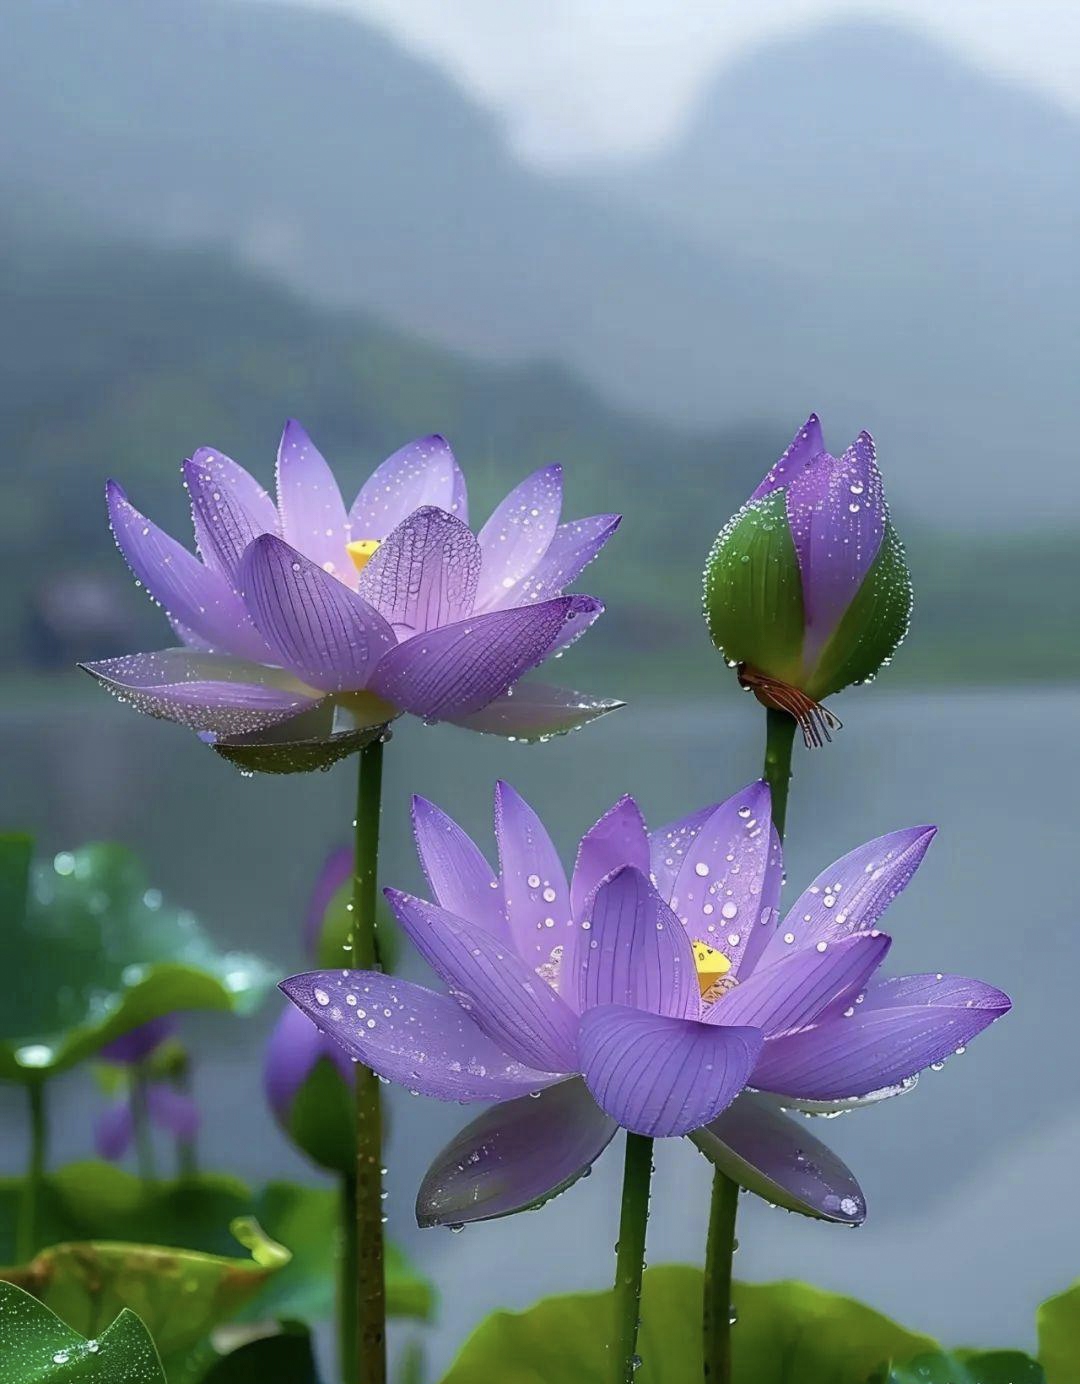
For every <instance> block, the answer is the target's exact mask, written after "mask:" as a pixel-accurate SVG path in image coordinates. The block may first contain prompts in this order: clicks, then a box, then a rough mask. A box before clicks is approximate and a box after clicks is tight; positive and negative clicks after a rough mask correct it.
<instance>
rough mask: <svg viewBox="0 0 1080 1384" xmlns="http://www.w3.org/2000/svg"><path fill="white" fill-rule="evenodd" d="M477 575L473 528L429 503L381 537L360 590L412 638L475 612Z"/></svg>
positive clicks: (361, 581) (476, 554)
mask: <svg viewBox="0 0 1080 1384" xmlns="http://www.w3.org/2000/svg"><path fill="white" fill-rule="evenodd" d="M479 576H480V545H479V543H477V541H476V538H475V537H474V536H473V533H472V531H471V529H469V527H468V526H467V525H466V524H463V523H462V522H461V520H460V519H457V518H455V517H454V515H452V514H447V513H446V511H445V510H441V509H435V508H434V507H433V506H431V505H427V506H425V507H424V508H423V509H418V510H417V511H416V513H415V514H410V515H409V517H408V518H407V519H406V520H404V521H403V522H402V523H401V524H399V525H398V526H397V528H396V529H395V530H394V531H393V533H391V534H390V535H389V536H388V537H387V538H385V539H383V541H382V542H381V543H380V544H379V546H378V548H377V549H376V550H375V555H374V556H373V557H372V558H371V560H370V562H369V563H368V564H367V566H366V567H365V568H364V570H363V571H362V572H361V573H360V580H359V581H358V582H357V586H356V589H357V591H358V592H359V593H360V595H361V596H363V598H364V600H365V601H368V602H370V604H371V605H373V606H374V607H375V609H376V610H378V611H379V612H380V613H381V614H382V615H384V616H385V617H386V619H387V620H389V621H390V623H391V624H392V625H393V626H394V628H395V629H396V630H397V631H398V632H399V633H400V634H401V636H402V638H408V636H409V635H410V634H419V633H422V632H423V631H424V630H432V629H437V628H439V626H440V625H449V624H452V623H453V622H454V621H455V620H463V619H464V618H465V616H467V615H471V614H472V610H473V604H474V602H475V600H476V584H477V581H478V579H479Z"/></svg>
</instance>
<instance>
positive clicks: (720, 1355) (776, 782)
mask: <svg viewBox="0 0 1080 1384" xmlns="http://www.w3.org/2000/svg"><path fill="white" fill-rule="evenodd" d="M765 716H766V721H765V767H764V778H765V781H766V782H767V783H768V785H769V788H770V789H771V790H772V820H773V826H775V827H776V830H777V833H778V835H779V837H780V839H781V841H782V840H783V839H784V825H785V822H786V820H787V803H788V789H789V787H790V786H791V752H792V749H793V747H794V744H795V720H794V718H793V717H791V716H789V715H788V714H787V712H786V711H776V710H774V709H773V708H772V707H768V708H766V712H765ZM738 1207H739V1188H738V1184H737V1183H735V1182H732V1180H731V1179H730V1178H729V1177H727V1176H725V1174H724V1173H722V1172H720V1170H719V1169H717V1170H716V1171H715V1172H714V1173H713V1189H712V1202H711V1206H710V1210H709V1238H708V1241H707V1243H706V1249H705V1296H704V1303H703V1309H702V1330H703V1333H704V1345H705V1378H706V1379H707V1380H708V1381H709V1384H730V1380H731V1377H732V1372H731V1260H732V1256H733V1255H734V1253H735V1216H736V1213H737V1211H738Z"/></svg>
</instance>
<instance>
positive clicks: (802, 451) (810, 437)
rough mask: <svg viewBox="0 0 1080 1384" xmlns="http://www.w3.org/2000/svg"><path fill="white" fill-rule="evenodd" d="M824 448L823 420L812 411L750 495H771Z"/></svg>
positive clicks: (755, 496)
mask: <svg viewBox="0 0 1080 1384" xmlns="http://www.w3.org/2000/svg"><path fill="white" fill-rule="evenodd" d="M824 450H825V439H824V437H823V436H822V433H821V421H820V419H819V418H818V416H817V414H816V413H812V414H811V415H810V417H809V418H808V419H807V420H806V422H805V423H804V424H803V425H802V427H801V428H800V429H799V431H798V432H797V433H796V434H795V436H794V437H793V438H792V439H791V442H790V444H789V445H788V449H787V451H786V452H785V453H784V455H783V456H782V457H781V458H780V460H779V461H778V462H776V463H775V465H774V466H773V467H772V468H771V469H770V470H769V471H768V472H767V473H766V475H765V477H764V479H763V480H762V481H761V483H760V484H759V485H758V487H757V489H756V490H755V491H754V493H753V494H752V495H751V496H750V500H751V501H753V500H760V499H762V498H764V496H766V495H771V494H772V492H773V491H774V490H782V489H783V487H784V486H785V485H788V484H789V483H790V482H791V481H792V480H793V479H794V478H795V477H796V476H797V475H799V474H800V472H802V471H803V470H805V468H806V466H807V464H808V463H809V462H810V461H812V460H813V458H814V457H816V456H817V455H818V454H819V453H820V452H823V451H824Z"/></svg>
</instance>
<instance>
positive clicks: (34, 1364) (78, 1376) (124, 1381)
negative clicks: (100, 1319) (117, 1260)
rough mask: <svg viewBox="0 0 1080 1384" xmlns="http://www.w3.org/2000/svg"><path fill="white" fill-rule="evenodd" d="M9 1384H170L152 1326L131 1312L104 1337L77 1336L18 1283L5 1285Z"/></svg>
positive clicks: (0, 1343)
mask: <svg viewBox="0 0 1080 1384" xmlns="http://www.w3.org/2000/svg"><path fill="white" fill-rule="evenodd" d="M0 1362H2V1364H3V1379H4V1384H83V1381H85V1384H165V1372H164V1370H163V1369H162V1368H161V1361H160V1359H159V1358H158V1353H157V1350H156V1349H155V1347H154V1342H153V1341H152V1340H151V1338H150V1333H149V1331H147V1329H146V1326H145V1325H144V1324H143V1323H142V1322H141V1321H140V1320H139V1318H138V1317H137V1316H136V1315H135V1313H134V1312H131V1311H129V1310H128V1309H127V1308H125V1309H124V1310H123V1311H122V1312H121V1313H120V1314H119V1316H118V1317H117V1318H116V1320H115V1321H114V1322H113V1323H112V1324H111V1325H110V1326H107V1327H106V1328H105V1330H104V1331H102V1332H101V1333H100V1334H99V1335H94V1336H91V1337H90V1338H89V1339H88V1338H87V1337H85V1336H80V1335H79V1333H78V1332H77V1331H73V1330H72V1329H71V1327H70V1326H68V1325H67V1323H66V1322H63V1321H61V1320H60V1318H59V1317H58V1316H57V1315H56V1313H55V1312H52V1311H50V1310H49V1308H48V1307H46V1306H45V1304H44V1303H42V1302H39V1301H38V1300H37V1298H36V1297H33V1296H32V1295H31V1294H30V1293H27V1292H25V1291H24V1290H23V1289H22V1288H18V1287H16V1286H15V1284H13V1283H3V1282H0Z"/></svg>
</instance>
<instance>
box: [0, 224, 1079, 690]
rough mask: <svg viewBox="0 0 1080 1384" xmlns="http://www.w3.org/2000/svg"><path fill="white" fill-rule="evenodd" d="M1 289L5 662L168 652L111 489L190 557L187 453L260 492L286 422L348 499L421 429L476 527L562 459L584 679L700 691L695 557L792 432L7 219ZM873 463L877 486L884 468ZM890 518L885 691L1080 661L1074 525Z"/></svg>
mask: <svg viewBox="0 0 1080 1384" xmlns="http://www.w3.org/2000/svg"><path fill="white" fill-rule="evenodd" d="M0 298H2V299H3V301H4V303H5V325H6V327H7V330H6V332H5V334H4V344H3V345H0V382H2V383H0V420H2V421H3V424H4V426H5V430H6V431H5V436H6V439H7V445H8V450H9V455H10V456H11V457H13V458H14V459H15V464H16V465H17V466H18V467H20V470H19V473H18V483H17V484H15V485H12V486H10V487H9V491H8V496H7V501H6V504H5V507H4V511H3V514H2V515H0V538H2V540H3V552H4V554H5V558H4V564H5V565H4V569H3V577H4V579H3V581H2V582H0V629H2V630H3V631H4V632H5V637H4V638H3V641H2V642H0V669H3V670H6V671H8V672H12V671H15V670H18V669H26V668H27V667H38V668H48V667H68V666H70V664H71V663H72V662H73V661H74V660H75V659H76V658H78V657H84V656H98V657H101V656H106V655H108V654H111V653H119V652H123V651H124V650H125V649H127V648H131V647H137V646H143V647H160V646H161V645H163V644H166V643H168V642H169V641H170V639H171V636H170V634H169V632H168V630H167V628H166V627H165V625H164V623H163V621H162V619H161V617H160V612H157V611H155V610H153V609H152V608H151V607H149V606H148V605H147V604H146V603H142V604H141V605H140V603H139V601H138V598H137V595H136V594H135V593H134V592H133V591H132V590H131V589H130V586H131V583H130V581H129V580H128V579H127V574H126V572H125V571H124V568H123V563H122V560H121V559H120V558H119V556H118V555H117V554H116V553H115V551H113V546H112V541H111V537H110V535H109V532H108V526H107V524H106V522H105V516H104V502H103V499H102V490H103V486H104V480H105V477H106V476H107V475H112V476H115V477H116V478H117V479H120V480H122V482H123V484H124V485H125V487H126V488H127V490H128V492H129V494H130V496H131V499H132V501H133V502H134V503H135V504H136V505H137V506H138V507H139V508H141V509H143V510H144V511H145V512H147V513H149V514H151V515H152V516H153V517H154V518H155V519H156V520H158V521H159V522H160V523H162V524H163V525H164V526H165V527H166V528H167V529H169V530H170V531H171V532H173V533H175V534H177V535H178V536H180V537H181V538H183V539H184V540H185V541H187V540H188V538H189V528H190V526H189V518H188V513H187V504H186V497H185V493H184V491H183V489H182V486H181V483H180V472H179V464H180V461H181V459H182V458H183V457H184V456H186V455H189V454H190V453H191V451H192V450H193V449H194V448H195V447H197V446H200V445H202V444H212V445H214V446H217V447H220V448H221V449H222V450H224V451H226V452H228V453H229V454H230V455H232V456H235V457H236V458H237V460H239V461H241V462H243V463H244V464H245V465H248V466H249V468H250V469H251V470H252V471H253V472H254V473H255V474H256V475H257V476H258V477H259V478H260V479H261V480H263V481H264V482H267V483H268V482H270V480H271V478H272V469H273V457H274V451H275V447H276V443H277V429H278V428H279V427H280V426H281V424H282V423H283V421H284V416H285V414H287V413H289V412H293V413H298V414H300V416H301V418H302V421H303V422H304V423H305V424H306V426H307V427H308V428H309V429H310V431H311V432H312V433H313V435H314V437H315V439H316V441H317V443H318V445H319V446H320V448H321V449H322V450H323V451H324V452H325V454H326V455H327V456H328V458H329V459H330V461H331V463H332V465H333V466H334V467H335V470H336V472H337V474H338V476H339V479H340V480H341V483H342V489H343V491H344V492H345V494H346V500H347V501H348V500H351V498H352V494H353V493H354V492H355V490H356V489H357V488H358V487H359V485H360V483H361V482H362V481H363V480H364V479H365V478H366V476H367V475H368V474H369V473H370V471H371V470H372V468H373V467H374V466H375V465H376V464H377V463H378V462H379V461H380V460H381V459H382V458H383V457H384V456H386V455H388V454H389V453H390V452H391V451H393V450H394V449H395V448H397V447H398V446H400V445H401V444H402V443H403V442H404V441H406V440H408V439H409V438H412V437H415V436H417V435H419V434H421V433H424V432H427V431H432V430H437V431H441V432H444V433H446V434H447V435H448V436H449V438H450V440H451V442H452V443H453V445H454V447H455V449H456V451H457V453H458V455H459V457H460V459H461V461H462V463H463V465H464V467H465V470H466V472H467V475H468V479H469V486H470V496H471V509H472V513H473V517H474V519H480V520H482V518H483V517H484V516H485V514H486V513H487V512H488V510H489V509H490V507H491V505H492V504H493V503H494V502H495V501H496V500H497V499H499V498H501V495H502V494H503V493H505V491H506V490H507V489H508V488H509V487H510V486H511V485H512V484H514V483H515V482H516V481H517V480H518V479H520V478H521V477H522V476H523V475H524V474H526V473H527V472H528V471H530V470H532V469H533V468H535V467H537V466H539V465H543V464H547V463H549V462H551V461H561V462H563V463H565V465H566V467H567V488H568V496H567V513H568V514H584V513H589V512H593V511H604V510H610V509H625V510H626V518H625V521H624V523H623V526H622V529H621V530H620V532H619V533H618V534H617V535H616V537H615V539H614V540H613V541H612V543H611V545H610V547H609V549H608V551H606V552H605V553H604V555H603V557H602V559H601V561H600V562H599V563H598V564H597V565H596V566H595V567H593V568H591V569H590V570H589V571H588V573H587V574H586V575H585V577H584V578H583V579H582V582H581V583H579V584H580V585H582V586H584V588H585V589H587V590H589V591H591V592H593V593H594V594H596V595H599V596H600V597H602V598H603V599H605V600H606V601H607V603H608V607H609V609H608V614H607V615H606V616H605V618H604V620H602V621H601V622H600V624H599V625H598V626H597V629H596V630H595V631H594V632H593V633H592V634H591V635H590V639H589V649H590V653H589V658H588V659H582V660H580V662H581V666H583V667H585V666H587V667H588V669H589V680H590V681H591V682H594V683H596V685H597V686H600V684H601V681H603V679H605V678H606V679H607V680H609V681H610V679H611V678H612V676H617V677H618V678H619V680H620V682H619V689H618V690H620V691H622V692H623V693H628V692H631V691H641V690H652V691H657V692H663V691H666V690H669V689H670V688H671V687H673V686H675V685H678V686H679V687H680V689H685V688H686V687H688V686H689V687H694V686H698V687H705V686H709V685H711V684H712V682H713V681H714V679H715V677H716V670H717V663H716V659H715V655H714V654H712V651H711V650H710V648H709V644H708V639H707V637H706V635H705V633H704V629H703V625H702V621H701V616H700V600H701V592H700V575H699V574H700V570H701V565H702V563H703V561H704V559H705V555H706V553H707V551H708V548H709V545H710V543H711V542H712V539H713V537H714V536H715V534H716V532H717V530H718V529H719V528H720V527H721V525H722V524H723V523H724V522H725V520H726V519H727V517H728V515H729V514H731V513H732V512H734V510H736V509H737V508H738V507H739V505H740V504H741V503H742V502H743V500H744V499H745V498H746V496H747V495H748V494H749V493H750V491H751V489H752V488H753V486H754V485H755V484H756V482H757V481H758V480H759V479H760V477H761V475H762V474H763V473H764V471H765V470H766V469H767V467H768V466H769V465H770V464H771V462H772V461H773V460H774V459H775V457H776V456H777V455H779V453H780V451H781V450H782V449H783V447H784V446H785V445H786V442H787V440H788V437H789V436H790V433H791V431H792V429H793V427H794V424H795V422H797V421H798V420H793V419H792V418H790V417H786V416H785V417H783V418H780V417H777V419H776V420H775V422H773V423H769V424H760V423H751V424H748V425H746V426H744V427H737V428H731V429H729V430H727V431H724V432H720V433H713V434H708V435H705V434H699V435H695V434H692V433H690V432H680V431H677V430H674V429H671V428H667V427H665V426H663V425H661V424H659V423H656V422H651V421H647V420H643V419H640V418H635V417H632V416H629V415H626V414H621V413H619V412H617V411H616V410H615V409H613V408H611V407H609V406H607V405H606V404H604V403H603V402H601V401H599V400H598V399H597V398H596V397H595V396H594V395H592V394H591V393H590V392H589V391H588V390H587V389H585V388H584V387H583V386H581V385H580V384H578V383H577V382H576V381H575V380H574V379H573V378H572V377H571V375H570V374H569V373H568V372H567V371H565V370H564V369H563V368H561V367H556V366H554V365H549V364H541V363H537V364H532V365H522V366H513V367H507V368H502V369H499V368H496V367H492V366H489V365H482V364H479V363H477V362H475V361H471V360H469V359H467V358H466V357H463V356H459V355H454V354H453V353H451V352H449V351H447V350H444V349H442V348H439V347H436V346H434V345H431V344H428V343H426V342H424V341H422V340H419V339H414V338H409V337H406V336H403V335H401V334H399V333H397V332H394V331H391V330H389V329H387V328H384V327H382V326H380V325H378V324H376V323H374V322H373V321H371V320H369V319H368V318H365V317H364V316H362V315H360V314H356V313H345V312H336V311H334V310H331V309H326V308H320V307H317V306H314V305H310V304H307V303H305V302H303V301H301V300H300V299H299V298H297V297H295V296H293V295H291V294H290V293H289V292H288V291H287V290H285V289H283V288H281V287H280V286H279V285H276V284H274V283H272V282H269V281H267V280H264V279H263V278H261V277H259V276H258V275H256V274H254V273H252V272H250V271H248V270H245V269H242V268H240V267H239V266H238V265H237V264H236V263H234V262H233V261H231V260H230V259H229V258H227V257H226V256H225V255H223V254H219V253H215V252H211V251H180V250H168V249H160V250H155V249H151V248H147V247H144V246H135V245H127V244H103V243H78V242H75V241H72V240H70V239H66V240H65V239H62V238H59V237H56V236H50V235H49V234H48V233H47V231H45V230H43V229H42V227H41V226H38V227H37V228H36V231H35V234H34V235H33V236H30V235H27V234H25V233H20V232H18V231H17V230H13V229H12V228H11V227H10V226H9V227H8V230H7V231H6V232H0ZM885 469H886V479H887V473H888V458H885ZM660 514H662V515H663V522H662V523H661V522H657V516H658V515H660ZM897 518H898V525H899V529H900V532H901V536H902V537H903V539H904V541H905V543H906V545H907V548H908V555H909V559H910V564H911V568H912V573H913V576H914V578H915V582H916V589H917V593H918V600H917V606H916V615H915V624H914V628H913V633H912V636H911V639H910V648H909V649H906V650H905V655H904V658H903V659H902V660H901V661H900V662H899V663H898V669H897V672H896V674H892V673H891V674H890V676H899V677H903V678H922V679H927V678H933V679H937V680H948V679H957V678H960V679H968V680H970V679H980V678H983V679H987V678H998V679H999V680H1000V679H1004V678H1005V677H1008V678H1009V679H1010V680H1015V679H1016V678H1017V677H1019V676H1024V677H1031V678H1049V677H1055V676H1063V675H1068V674H1070V673H1073V672H1076V671H1077V670H1078V669H1080V646H1078V645H1077V641H1075V640H1068V639H1063V638H1062V637H1061V634H1062V631H1063V630H1064V629H1065V628H1069V627H1074V626H1075V624H1076V617H1077V615H1078V614H1080V595H1078V594H1077V593H1078V592H1080V583H1077V582H1076V581H1075V579H1074V578H1075V575H1076V558H1075V547H1074V545H1073V544H1072V542H1071V540H1070V538H1069V536H1068V534H1067V533H1064V532H1063V533H1060V534H1055V533H1046V534H1043V535H1040V536H1039V541H1038V542H1037V543H1034V542H1032V541H1031V539H1030V537H1022V536H1021V537H1016V538H1010V537H1007V536H1004V537H991V536H986V537H983V536H979V535H976V536H969V537H965V538H956V537H954V536H950V535H947V534H945V533H942V532H931V531H929V530H917V529H914V530H913V528H912V526H911V525H910V524H909V523H908V522H906V520H905V517H904V516H903V515H899V516H897ZM642 647H644V648H646V649H647V650H648V653H649V655H650V657H648V658H641V657H640V651H641V649H642ZM578 680H580V679H578Z"/></svg>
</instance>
